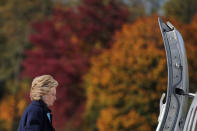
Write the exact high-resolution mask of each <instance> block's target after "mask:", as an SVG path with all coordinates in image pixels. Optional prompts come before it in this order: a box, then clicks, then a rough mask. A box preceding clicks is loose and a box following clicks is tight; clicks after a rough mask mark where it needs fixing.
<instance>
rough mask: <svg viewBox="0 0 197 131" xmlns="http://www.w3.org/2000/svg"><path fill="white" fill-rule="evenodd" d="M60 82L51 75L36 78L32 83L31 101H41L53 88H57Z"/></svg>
mask: <svg viewBox="0 0 197 131" xmlns="http://www.w3.org/2000/svg"><path fill="white" fill-rule="evenodd" d="M57 86H58V82H57V81H56V80H55V79H53V77H52V76H51V75H42V76H38V77H35V78H34V79H33V81H32V85H31V90H30V98H31V100H32V101H33V100H40V99H41V97H42V96H44V95H46V94H47V93H48V92H49V91H50V90H51V88H53V87H57Z"/></svg>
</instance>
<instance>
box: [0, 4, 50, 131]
mask: <svg viewBox="0 0 197 131" xmlns="http://www.w3.org/2000/svg"><path fill="white" fill-rule="evenodd" d="M50 11H51V2H50V0H33V1H29V0H28V1H26V0H20V1H18V0H1V2H0V28H1V30H0V51H1V53H0V63H1V66H0V83H2V85H1V91H4V92H3V94H6V95H12V96H13V98H10V99H12V100H13V101H12V102H13V105H12V106H11V107H12V108H13V109H14V110H15V112H16V113H15V114H13V115H12V116H10V119H11V120H10V121H9V120H6V127H7V128H8V129H9V130H16V128H17V122H18V119H19V118H18V115H17V113H18V111H19V110H18V109H17V107H16V106H15V105H17V103H18V101H19V98H18V94H20V92H23V91H24V89H21V88H20V86H21V84H22V82H21V80H20V72H21V69H22V68H21V62H22V60H23V51H24V50H25V48H26V47H27V46H28V45H29V42H28V35H29V33H30V32H31V29H30V26H29V24H30V23H31V22H32V21H35V20H38V19H39V20H41V19H42V18H43V16H46V15H49V13H50ZM23 95H24V94H23ZM5 97H6V96H5ZM22 99H23V100H24V99H25V97H23V98H22ZM1 101H2V103H3V102H4V101H5V99H4V98H3V97H2V98H1ZM2 103H1V104H0V107H4V106H3V105H2ZM9 104H10V103H8V105H9ZM5 107H6V106H5ZM0 115H3V112H1V113H0Z"/></svg>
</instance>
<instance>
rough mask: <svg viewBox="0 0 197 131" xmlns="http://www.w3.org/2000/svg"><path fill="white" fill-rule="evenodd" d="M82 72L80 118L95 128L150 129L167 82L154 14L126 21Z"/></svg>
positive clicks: (105, 130) (155, 118)
mask: <svg viewBox="0 0 197 131" xmlns="http://www.w3.org/2000/svg"><path fill="white" fill-rule="evenodd" d="M114 39H115V43H114V44H113V47H112V48H111V49H109V50H105V51H104V52H103V53H102V54H101V55H99V56H96V57H94V58H93V59H92V61H91V64H92V67H91V69H90V72H89V73H88V74H87V75H86V77H85V80H86V86H85V88H86V92H87V105H86V116H85V117H86V122H87V123H88V125H91V127H92V128H91V129H90V130H93V129H96V128H98V129H99V130H101V131H107V130H112V131H120V130H124V131H127V130H128V131H129V130H135V131H148V130H155V128H156V125H157V117H158V110H159V99H160V97H161V93H162V92H163V91H165V90H166V88H167V87H166V86H167V69H166V58H165V50H164V45H163V41H162V37H161V33H160V30H159V26H158V23H157V16H153V17H150V18H143V19H139V20H137V21H136V22H135V23H134V24H126V25H124V26H123V28H122V30H121V31H119V32H118V33H117V34H116V35H115V37H114Z"/></svg>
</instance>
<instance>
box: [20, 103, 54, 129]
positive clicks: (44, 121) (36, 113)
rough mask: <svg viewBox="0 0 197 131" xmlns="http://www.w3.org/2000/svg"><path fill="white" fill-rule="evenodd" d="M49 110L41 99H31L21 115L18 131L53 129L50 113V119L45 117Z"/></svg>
mask: <svg viewBox="0 0 197 131" xmlns="http://www.w3.org/2000/svg"><path fill="white" fill-rule="evenodd" d="M50 112H51V111H50V109H49V108H48V107H47V105H46V104H45V103H44V102H43V101H42V100H38V101H32V103H31V104H30V105H29V106H28V107H27V108H26V110H25V111H24V113H23V115H22V117H21V120H20V124H19V127H18V131H55V129H54V128H53V126H52V115H51V114H50V116H51V117H50V118H51V121H50V120H49V118H48V117H47V113H50Z"/></svg>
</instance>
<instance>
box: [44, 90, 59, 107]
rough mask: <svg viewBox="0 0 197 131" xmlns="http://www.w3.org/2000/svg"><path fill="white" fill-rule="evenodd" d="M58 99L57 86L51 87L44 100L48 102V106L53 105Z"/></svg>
mask: <svg viewBox="0 0 197 131" xmlns="http://www.w3.org/2000/svg"><path fill="white" fill-rule="evenodd" d="M55 100H56V87H53V88H51V90H50V91H49V93H48V94H47V95H45V96H44V97H43V101H44V102H45V103H46V104H47V106H53V104H54V102H55Z"/></svg>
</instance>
